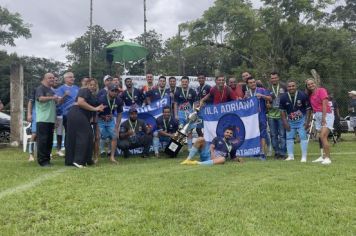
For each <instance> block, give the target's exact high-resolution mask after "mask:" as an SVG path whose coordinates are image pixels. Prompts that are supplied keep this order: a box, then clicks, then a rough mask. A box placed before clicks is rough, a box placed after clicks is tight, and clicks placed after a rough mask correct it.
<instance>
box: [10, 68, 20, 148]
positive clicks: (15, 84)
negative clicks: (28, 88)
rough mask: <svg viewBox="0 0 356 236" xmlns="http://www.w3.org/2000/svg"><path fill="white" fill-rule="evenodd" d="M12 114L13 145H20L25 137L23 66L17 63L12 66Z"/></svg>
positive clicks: (11, 135)
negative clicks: (23, 131)
mask: <svg viewBox="0 0 356 236" xmlns="http://www.w3.org/2000/svg"><path fill="white" fill-rule="evenodd" d="M10 114H11V121H10V129H11V134H10V141H11V145H12V146H19V144H20V142H21V140H22V138H23V137H22V136H23V135H22V126H23V66H22V65H21V64H15V63H14V64H12V65H11V68H10Z"/></svg>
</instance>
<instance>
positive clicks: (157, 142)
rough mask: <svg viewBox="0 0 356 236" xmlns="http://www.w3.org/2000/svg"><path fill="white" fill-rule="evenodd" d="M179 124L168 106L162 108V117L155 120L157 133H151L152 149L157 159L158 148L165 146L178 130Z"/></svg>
mask: <svg viewBox="0 0 356 236" xmlns="http://www.w3.org/2000/svg"><path fill="white" fill-rule="evenodd" d="M178 125H179V122H178V120H176V119H175V118H174V117H172V114H171V108H170V106H165V107H163V115H162V116H160V117H158V118H157V131H155V132H154V133H153V149H154V151H155V156H156V157H159V147H160V146H162V147H163V148H165V146H166V145H167V144H168V143H169V140H170V139H171V138H173V136H174V134H175V133H176V132H177V130H178Z"/></svg>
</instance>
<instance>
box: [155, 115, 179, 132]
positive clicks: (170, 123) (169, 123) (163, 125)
mask: <svg viewBox="0 0 356 236" xmlns="http://www.w3.org/2000/svg"><path fill="white" fill-rule="evenodd" d="M157 130H158V131H165V132H167V133H170V134H173V133H175V132H177V130H178V121H177V120H176V119H174V118H173V117H170V118H169V120H165V119H164V118H163V115H162V116H160V117H158V118H157Z"/></svg>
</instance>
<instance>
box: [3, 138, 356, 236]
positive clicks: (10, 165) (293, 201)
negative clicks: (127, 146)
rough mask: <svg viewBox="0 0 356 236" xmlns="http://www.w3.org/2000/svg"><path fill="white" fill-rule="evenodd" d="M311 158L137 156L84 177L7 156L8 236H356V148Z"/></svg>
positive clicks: (6, 152)
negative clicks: (206, 161)
mask: <svg viewBox="0 0 356 236" xmlns="http://www.w3.org/2000/svg"><path fill="white" fill-rule="evenodd" d="M296 149H297V150H299V146H297V147H296ZM309 152H311V153H312V154H310V155H309V157H308V163H304V164H303V163H300V162H299V161H293V162H285V161H274V160H269V161H267V162H261V161H257V160H254V159H245V162H244V163H243V164H237V163H232V162H228V163H226V164H225V165H221V166H211V167H207V166H182V165H179V162H180V161H182V159H183V157H181V158H178V159H154V158H150V159H141V158H139V157H135V158H131V159H125V160H123V159H121V158H120V159H119V162H120V164H119V165H111V164H109V163H108V162H107V160H103V159H101V160H100V161H101V162H100V163H99V165H97V166H95V167H90V168H85V169H75V168H70V167H64V164H63V159H60V158H56V159H55V160H54V161H53V163H54V166H53V167H51V168H40V167H38V165H37V164H36V163H28V162H27V155H26V154H25V153H22V152H20V151H19V150H18V149H1V150H0V163H1V165H0V204H1V205H0V206H1V207H0V235H356V140H355V139H354V138H352V141H347V142H342V143H339V144H337V145H336V146H335V147H332V153H333V155H332V160H333V163H332V164H331V165H330V166H322V165H321V164H314V163H311V162H310V161H311V160H312V159H314V158H316V157H318V156H319V155H318V148H317V144H316V143H312V145H310V148H309ZM298 157H299V156H297V158H298ZM299 158H300V157H299Z"/></svg>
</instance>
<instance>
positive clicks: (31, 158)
mask: <svg viewBox="0 0 356 236" xmlns="http://www.w3.org/2000/svg"><path fill="white" fill-rule="evenodd" d="M28 161H30V162H31V161H35V158H34V157H33V155H32V154H30V157H29V158H28Z"/></svg>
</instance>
